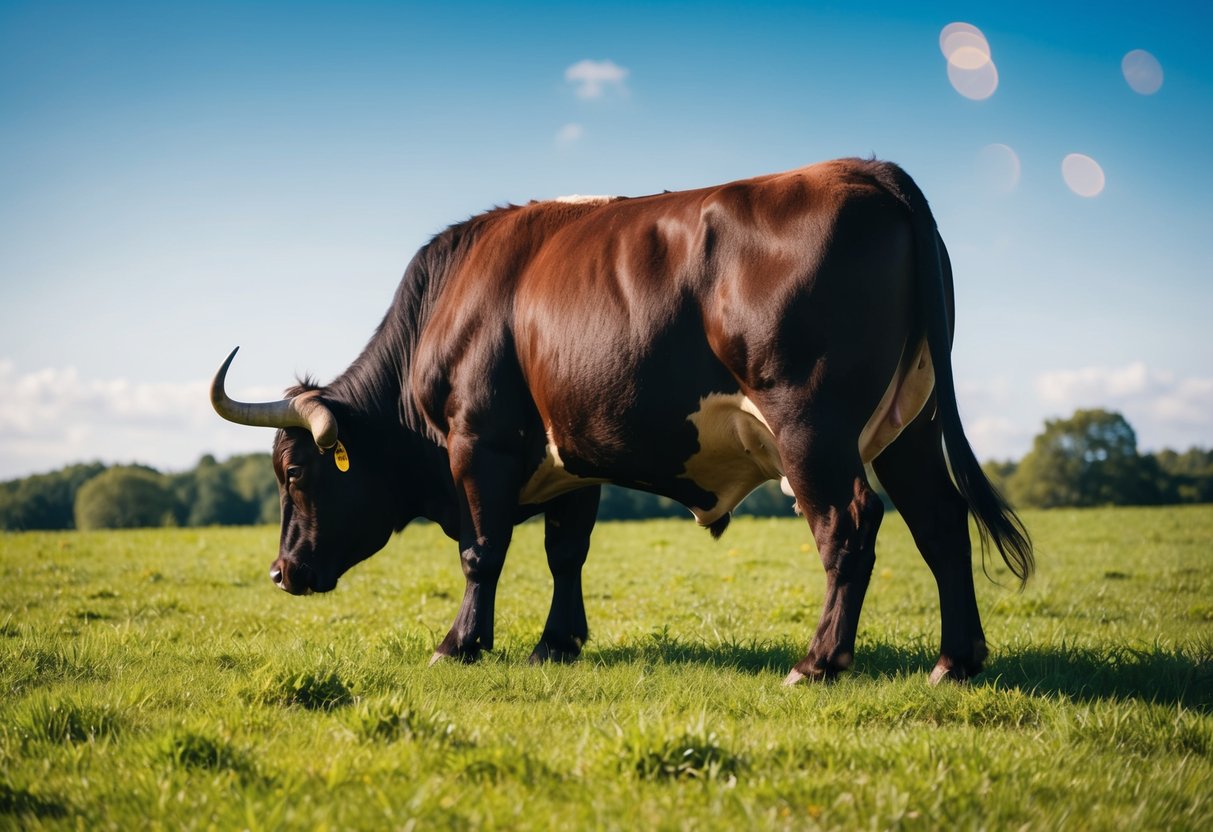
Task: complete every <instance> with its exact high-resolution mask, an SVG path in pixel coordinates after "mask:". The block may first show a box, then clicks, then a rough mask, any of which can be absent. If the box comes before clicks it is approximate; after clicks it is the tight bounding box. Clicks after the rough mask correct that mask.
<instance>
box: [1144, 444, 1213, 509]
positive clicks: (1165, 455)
mask: <svg viewBox="0 0 1213 832" xmlns="http://www.w3.org/2000/svg"><path fill="white" fill-rule="evenodd" d="M1154 459H1155V460H1157V462H1158V467H1159V469H1160V471H1161V474H1162V482H1163V483H1164V485H1163V486H1162V487H1163V488H1164V489H1165V492H1164V493H1165V494H1166V496H1167V498H1168V502H1175V503H1208V502H1213V449H1207V450H1206V449H1204V448H1189V449H1188V450H1186V451H1184V452H1183V453H1182V454H1181V453H1177V452H1175V451H1171V450H1163V451H1159V452H1158V453H1156V454H1154Z"/></svg>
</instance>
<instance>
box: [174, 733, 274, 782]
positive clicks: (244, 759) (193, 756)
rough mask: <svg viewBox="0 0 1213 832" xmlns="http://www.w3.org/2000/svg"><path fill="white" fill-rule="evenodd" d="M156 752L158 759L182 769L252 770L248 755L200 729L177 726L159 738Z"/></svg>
mask: <svg viewBox="0 0 1213 832" xmlns="http://www.w3.org/2000/svg"><path fill="white" fill-rule="evenodd" d="M157 751H158V753H159V756H160V757H161V758H162V759H165V760H167V761H168V762H169V763H171V764H172V765H173V766H175V767H177V768H182V769H205V770H209V771H234V772H237V773H241V774H246V773H249V772H251V771H252V770H253V768H254V767H253V765H252V762H251V760H250V758H249V756H248V755H247V754H246V753H245V752H243V751H241V750H240V749H237V748H235V747H234V746H233V745H232V744H231V743H230V742H229V741H227V740H223V739H219V738H218V737H215V736H213V735H211V734H209V733H206V732H204V731H195V730H190V729H178V730H176V731H173V732H171V733H169V734H166V735H164V736H162V737H161V738H160V741H159V743H158V744H157Z"/></svg>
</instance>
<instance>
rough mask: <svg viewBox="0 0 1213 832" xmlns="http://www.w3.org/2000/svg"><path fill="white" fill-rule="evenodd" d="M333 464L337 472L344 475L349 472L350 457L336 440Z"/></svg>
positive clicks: (343, 446)
mask: <svg viewBox="0 0 1213 832" xmlns="http://www.w3.org/2000/svg"><path fill="white" fill-rule="evenodd" d="M333 462H335V463H337V470H338V471H340V472H341V473H343V474H344V473H345V472H346V471H348V470H350V455H349V452H348V451H346V449H345V445H342V444H341V440H340V439H338V440H337V445H336V446H335V447H334V448H333Z"/></svg>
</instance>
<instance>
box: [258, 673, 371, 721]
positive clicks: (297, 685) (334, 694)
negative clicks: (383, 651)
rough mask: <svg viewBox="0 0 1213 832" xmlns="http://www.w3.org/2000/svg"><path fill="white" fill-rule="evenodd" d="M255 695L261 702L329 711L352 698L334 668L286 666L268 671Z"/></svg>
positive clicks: (347, 687)
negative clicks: (309, 668) (297, 669)
mask: <svg viewBox="0 0 1213 832" xmlns="http://www.w3.org/2000/svg"><path fill="white" fill-rule="evenodd" d="M255 699H256V700H257V701H259V702H261V703H263V704H274V705H284V706H291V705H298V706H299V707H301V708H306V709H308V710H309V711H331V710H333V709H334V708H340V707H342V706H344V705H348V704H350V703H351V702H353V701H354V692H353V690H352V689H351V687H350V685H349V684H347V683H346V681H345V680H344V679H342V678H341V675H340V674H339V673H337V671H335V670H304V671H290V670H287V671H280V672H277V673H273V674H270V675H268V676H267V677H266V678H265V680H264V681H263V683H262V684H261V686H260V687H259V688H258V689H257V690H256V693H255Z"/></svg>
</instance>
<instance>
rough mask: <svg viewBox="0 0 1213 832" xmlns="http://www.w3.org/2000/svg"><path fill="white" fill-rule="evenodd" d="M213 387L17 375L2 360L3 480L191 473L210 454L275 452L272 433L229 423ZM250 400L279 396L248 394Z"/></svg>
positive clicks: (54, 372)
mask: <svg viewBox="0 0 1213 832" xmlns="http://www.w3.org/2000/svg"><path fill="white" fill-rule="evenodd" d="M209 387H210V383H209V381H207V380H197V381H190V382H180V383H146V382H143V383H135V382H132V381H129V380H127V379H124V378H116V379H87V378H83V377H81V375H80V373H79V372H78V371H77V370H76V369H75V368H74V367H66V368H44V369H41V370H36V371H33V372H28V373H20V372H18V370H17V368H16V366H15V365H14V363H13V362H12V361H6V360H0V480H8V479H13V478H16V477H23V476H28V475H29V474H34V473H40V472H44V471H49V470H52V469H54V468H58V467H62V466H64V465H70V464H73V463H77V462H92V461H94V460H100V461H102V462H106V463H129V462H139V463H143V464H147V465H151V466H153V467H156V468H159V469H161V470H185V469H187V468H190V467H192V466H193V465H194V463H196V462H197V461H198V459H199V458H200V457H201V456H202V455H203V454H205V453H214V454H216V455H218V456H227V455H231V454H234V453H244V452H248V451H254V450H261V451H268V450H269V445H270V436H269V432H268V431H257V430H255V429H252V428H241V427H240V426H239V425H231V424H228V423H226V422H224V421H222V420H221V419H220V418H219V417H218V416H216V415H215V413H214V411H213V410H211V407H210V398H209V395H208V390H209ZM240 394H241V396H243V397H245V398H249V399H273V398H278V397H279V396H280V395H281V393H280V391H276V390H272V389H269V388H265V389H251V388H250V389H245V390H241V391H240Z"/></svg>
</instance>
